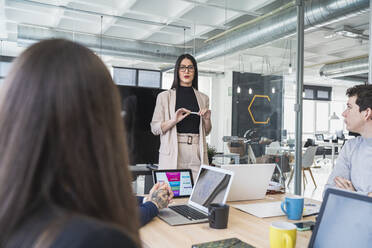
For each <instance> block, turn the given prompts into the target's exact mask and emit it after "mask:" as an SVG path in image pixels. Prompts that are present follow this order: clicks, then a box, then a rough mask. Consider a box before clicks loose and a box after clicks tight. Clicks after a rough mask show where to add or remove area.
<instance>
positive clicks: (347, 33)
mask: <svg viewBox="0 0 372 248" xmlns="http://www.w3.org/2000/svg"><path fill="white" fill-rule="evenodd" d="M336 35H340V36H343V37H347V38H352V39H359V40H369V35H365V34H363V30H357V29H354V28H352V27H350V26H347V25H344V26H342V27H341V28H338V29H336V30H334V31H333V32H329V33H327V34H326V35H324V38H326V39H330V38H333V37H335V36H336Z"/></svg>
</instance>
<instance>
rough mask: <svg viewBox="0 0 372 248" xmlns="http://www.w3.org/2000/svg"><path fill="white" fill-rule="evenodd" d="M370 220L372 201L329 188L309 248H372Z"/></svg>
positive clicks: (356, 194) (369, 198)
mask: <svg viewBox="0 0 372 248" xmlns="http://www.w3.org/2000/svg"><path fill="white" fill-rule="evenodd" d="M371 220H372V197H368V196H365V195H361V194H358V193H353V192H350V191H345V190H339V189H334V188H329V189H327V191H326V192H325V194H324V199H323V203H322V206H321V208H320V212H319V215H318V218H317V221H316V224H315V228H314V231H313V234H312V235H311V239H310V243H309V247H310V248H313V247H314V248H317V247H358V248H367V247H371V244H372V221H371Z"/></svg>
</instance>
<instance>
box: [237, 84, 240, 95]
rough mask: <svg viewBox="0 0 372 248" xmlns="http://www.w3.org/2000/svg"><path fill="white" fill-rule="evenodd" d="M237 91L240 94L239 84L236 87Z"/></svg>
mask: <svg viewBox="0 0 372 248" xmlns="http://www.w3.org/2000/svg"><path fill="white" fill-rule="evenodd" d="M236 93H238V94H240V87H239V86H238V87H237V88H236Z"/></svg>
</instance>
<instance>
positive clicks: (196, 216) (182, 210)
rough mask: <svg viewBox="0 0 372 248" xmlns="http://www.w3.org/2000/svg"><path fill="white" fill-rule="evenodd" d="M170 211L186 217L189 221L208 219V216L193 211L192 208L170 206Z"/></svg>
mask: <svg viewBox="0 0 372 248" xmlns="http://www.w3.org/2000/svg"><path fill="white" fill-rule="evenodd" d="M169 208H170V209H172V210H173V211H175V212H177V213H179V214H180V215H182V216H184V217H186V218H187V219H189V220H201V219H207V218H208V216H207V215H205V214H203V213H201V212H199V211H197V210H195V209H193V208H190V207H189V206H187V205H178V206H169Z"/></svg>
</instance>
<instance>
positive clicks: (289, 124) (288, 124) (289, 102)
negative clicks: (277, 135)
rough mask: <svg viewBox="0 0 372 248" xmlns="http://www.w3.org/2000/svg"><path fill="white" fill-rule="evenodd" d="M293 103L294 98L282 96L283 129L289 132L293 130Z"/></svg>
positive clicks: (294, 123) (294, 114)
mask: <svg viewBox="0 0 372 248" xmlns="http://www.w3.org/2000/svg"><path fill="white" fill-rule="evenodd" d="M294 104H295V100H294V99H290V98H284V106H285V107H284V116H283V119H284V129H286V130H288V132H289V133H294V132H295V125H296V113H295V111H294Z"/></svg>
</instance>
